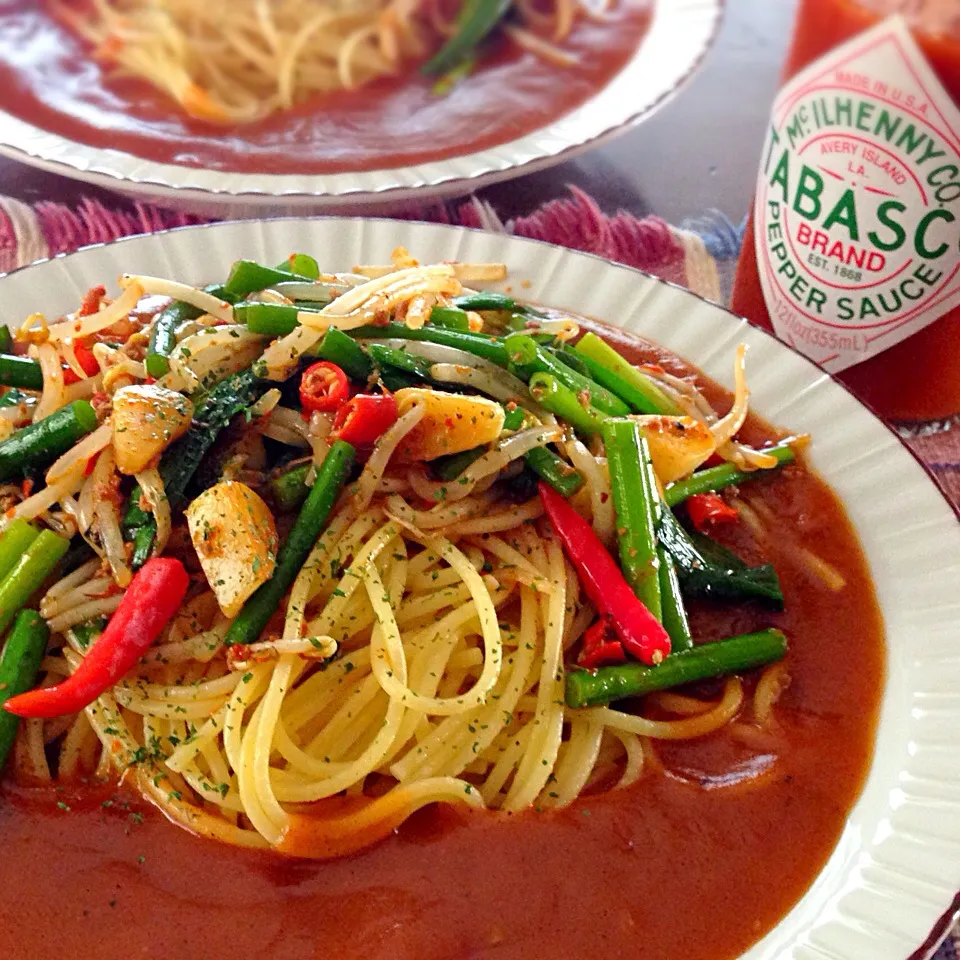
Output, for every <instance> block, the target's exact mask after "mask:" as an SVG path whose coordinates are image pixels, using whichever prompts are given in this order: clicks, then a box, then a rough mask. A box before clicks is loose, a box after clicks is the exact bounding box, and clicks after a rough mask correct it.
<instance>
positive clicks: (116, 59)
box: [56, 0, 607, 123]
mask: <svg viewBox="0 0 960 960" xmlns="http://www.w3.org/2000/svg"><path fill="white" fill-rule="evenodd" d="M606 5H607V4H606V2H605V0H604V2H601V3H600V4H599V5H598V4H596V3H588V2H585V0H552V2H551V3H549V4H546V5H541V4H538V3H534V2H531V0H520V2H518V3H517V4H516V8H517V13H518V19H517V22H511V23H506V24H504V25H503V30H504V32H505V33H506V34H507V35H508V36H509V37H510V38H511V39H512V40H513V41H514V42H516V43H518V44H520V45H521V46H523V47H524V48H526V49H528V50H530V51H531V52H533V53H534V54H536V55H537V56H539V57H541V58H544V59H547V60H549V61H551V62H553V63H556V64H558V65H560V66H569V65H571V64H572V63H575V62H576V60H575V57H573V56H572V55H571V54H570V53H568V52H567V51H565V50H564V49H563V48H562V46H560V45H559V44H562V42H563V41H564V40H565V39H566V38H567V36H568V35H569V33H570V30H571V29H572V27H573V24H574V22H575V20H576V18H577V17H578V16H581V15H585V16H590V17H593V18H600V17H602V16H603V15H604V12H605V9H606ZM56 10H57V11H58V14H59V16H60V17H61V18H62V19H63V20H64V21H65V22H66V23H68V24H69V25H70V26H71V27H72V28H73V29H74V30H75V31H76V32H77V33H78V34H79V35H80V36H81V37H83V38H84V39H85V40H87V41H88V42H89V43H90V44H91V45H92V47H93V51H94V56H95V57H96V58H97V59H98V60H100V61H102V62H103V63H105V64H107V65H108V66H110V67H112V68H113V69H114V70H116V71H117V72H119V73H120V74H124V75H129V76H134V77H138V78H140V79H143V80H146V81H147V82H148V83H150V84H151V85H152V86H154V87H156V88H157V89H159V90H161V91H163V92H164V93H165V94H167V95H168V96H169V97H171V98H172V99H173V100H175V101H176V102H177V103H178V104H179V105H180V107H181V108H182V109H183V110H184V112H185V113H186V114H188V115H189V116H191V117H195V118H197V119H199V120H205V121H209V122H213V123H250V122H252V121H255V120H260V119H262V118H263V117H266V116H268V115H270V114H272V113H274V112H276V111H281V110H289V109H291V108H292V107H294V106H295V105H296V104H297V103H300V102H302V101H303V100H305V99H307V98H308V97H310V96H312V95H315V94H317V93H325V92H331V91H337V90H351V89H355V88H357V87H360V86H362V85H364V84H366V83H369V82H370V81H372V80H375V79H377V78H378V77H383V76H387V75H394V74H397V73H398V72H400V70H401V69H402V68H403V67H404V66H405V65H409V64H411V63H415V62H422V61H423V60H425V59H426V58H427V57H428V56H430V55H431V54H433V53H435V52H436V51H437V50H438V49H439V48H440V46H441V45H442V43H443V41H444V39H446V38H449V37H451V36H453V35H454V34H456V33H457V30H458V14H459V11H458V10H457V7H456V5H455V4H454V5H448V4H443V3H439V2H436V0H278V2H270V0H207V2H205V3H194V2H193V0H90V2H89V5H88V6H86V7H85V8H82V9H78V8H77V7H76V6H74V5H72V4H71V3H69V2H67V0H60V2H59V3H58V4H57V5H56ZM504 12H505V8H504V10H503V11H501V13H500V16H502V15H503V13H504ZM466 52H467V53H469V52H470V51H466Z"/></svg>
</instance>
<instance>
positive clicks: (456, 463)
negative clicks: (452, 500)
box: [430, 444, 489, 483]
mask: <svg viewBox="0 0 960 960" xmlns="http://www.w3.org/2000/svg"><path fill="white" fill-rule="evenodd" d="M487 450H489V447H487V446H484V445H482V444H481V445H480V446H479V447H473V448H472V449H470V450H461V451H460V453H450V454H447V455H446V456H443V457H437V459H436V460H433V461H431V463H430V467H431V469H432V470H433V473H434V476H435V477H436V478H437V479H438V480H443V481H445V482H447V483H449V482H451V481H453V480H456V479H457V477H459V476H460V474H461V473H463V471H464V470H466V469H467V467H469V466H470V464H471V463H474V462H475V461H477V460H479V459H480V458H481V457H482V456H483V455H484V454H485V453H486V452H487Z"/></svg>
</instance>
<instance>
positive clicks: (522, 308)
mask: <svg viewBox="0 0 960 960" xmlns="http://www.w3.org/2000/svg"><path fill="white" fill-rule="evenodd" d="M453 302H454V303H455V304H456V305H457V306H458V307H459V308H460V309H461V310H476V311H477V312H483V311H484V310H495V311H498V312H508V313H522V314H529V315H530V316H534V317H542V316H543V314H542V313H541V312H540V311H539V310H536V309H535V308H534V307H531V306H530V305H529V304H526V303H518V302H517V301H516V300H514V299H513V297H508V296H506V294H503V293H492V292H489V291H481V292H480V293H468V294H465V295H464V296H462V297H457V298H456V299H455V300H454V301H453Z"/></svg>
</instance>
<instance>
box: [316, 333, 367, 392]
mask: <svg viewBox="0 0 960 960" xmlns="http://www.w3.org/2000/svg"><path fill="white" fill-rule="evenodd" d="M313 352H314V354H315V355H316V356H318V357H319V358H320V359H321V360H326V361H327V362H328V363H335V364H336V365H337V366H338V367H340V369H341V370H343V372H344V373H345V374H346V375H347V376H348V377H349V378H350V379H351V380H362V381H366V379H367V377H369V376H370V374H371V373H373V364H372V363H371V362H370V358H369V357H368V356H367V355H366V353H364V351H363V348H362V347H361V346H360V345H359V344H358V343H357V341H356V340H354V339H353V337H349V336H347V334H345V333H344V332H343V331H342V330H338V329H337V328H336V327H330V328H328V330H327V332H326V333H325V334H324V335H323V339H322V340H321V341H320V343H319V345H318V346H317V347H316V348H315V349H314V351H313Z"/></svg>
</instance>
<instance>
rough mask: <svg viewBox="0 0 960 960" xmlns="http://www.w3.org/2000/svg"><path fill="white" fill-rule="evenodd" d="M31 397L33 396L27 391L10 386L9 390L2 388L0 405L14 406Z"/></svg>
mask: <svg viewBox="0 0 960 960" xmlns="http://www.w3.org/2000/svg"><path fill="white" fill-rule="evenodd" d="M32 399H33V397H32V396H31V395H30V394H29V393H24V392H23V391H22V390H18V389H17V388H16V387H11V388H10V389H9V390H4V391H3V396H0V407H16V406H19V405H20V404H21V403H26V402H27V401H29V400H32Z"/></svg>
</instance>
